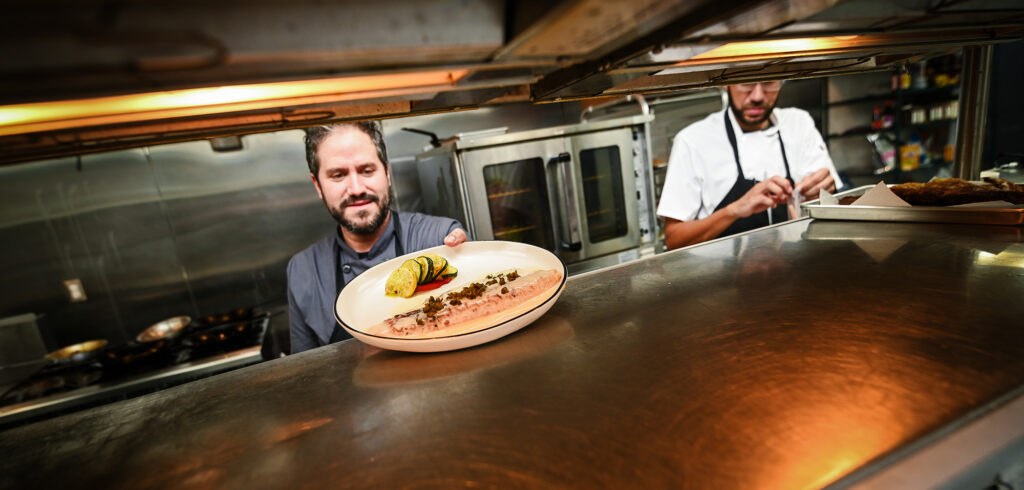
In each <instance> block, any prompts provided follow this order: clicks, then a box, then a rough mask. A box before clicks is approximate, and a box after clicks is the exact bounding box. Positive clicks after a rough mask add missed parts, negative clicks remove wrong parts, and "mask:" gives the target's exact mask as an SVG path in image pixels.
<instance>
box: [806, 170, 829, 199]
mask: <svg viewBox="0 0 1024 490" xmlns="http://www.w3.org/2000/svg"><path fill="white" fill-rule="evenodd" d="M796 187H797V188H798V189H800V193H801V194H803V196H804V199H817V198H818V195H819V194H820V193H821V190H822V189H825V190H826V191H829V192H835V190H836V180H835V179H833V178H832V173H831V172H829V171H828V169H827V168H819V169H818V171H817V172H814V173H813V174H811V175H808V176H807V177H804V178H803V180H801V181H800V182H798V183H797V184H796Z"/></svg>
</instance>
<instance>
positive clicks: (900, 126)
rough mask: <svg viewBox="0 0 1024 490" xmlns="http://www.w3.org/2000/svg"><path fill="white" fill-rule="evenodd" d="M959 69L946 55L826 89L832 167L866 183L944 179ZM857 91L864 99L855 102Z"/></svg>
mask: <svg viewBox="0 0 1024 490" xmlns="http://www.w3.org/2000/svg"><path fill="white" fill-rule="evenodd" d="M959 69H960V57H959V54H952V55H947V56H942V57H938V58H932V59H929V60H927V61H922V62H918V63H914V64H912V65H910V66H909V67H907V68H906V69H901V70H898V71H895V72H892V73H890V74H888V75H885V74H882V73H876V74H865V75H859V76H857V77H858V78H852V77H851V78H847V79H844V80H842V81H839V80H837V81H836V82H835V85H829V88H830V91H829V94H830V96H831V100H827V101H826V105H827V110H826V113H827V117H828V122H827V123H826V124H825V126H826V127H827V128H829V129H832V131H830V132H829V133H828V135H827V136H826V141H827V142H828V145H829V147H830V151H834V152H836V153H835V155H834V160H836V161H837V165H839V164H840V163H842V164H843V167H844V168H845V169H846V172H848V173H850V174H853V173H856V174H858V175H859V174H863V175H861V176H862V177H864V178H865V179H868V180H870V179H877V178H885V179H886V181H893V182H895V181H907V179H911V180H918V179H921V178H925V177H927V178H930V177H929V176H935V175H941V174H942V173H948V172H949V169H950V168H951V167H952V158H953V157H952V153H953V150H954V148H955V138H956V121H957V118H958V115H959V114H958V113H959V91H960V87H959V85H958V84H959ZM858 88H860V89H861V91H860V94H866V95H859V96H858ZM844 96H845V97H844ZM869 155H870V156H869ZM865 157H867V158H870V160H871V161H870V163H869V162H868V161H866V160H865ZM927 178H925V179H924V180H927Z"/></svg>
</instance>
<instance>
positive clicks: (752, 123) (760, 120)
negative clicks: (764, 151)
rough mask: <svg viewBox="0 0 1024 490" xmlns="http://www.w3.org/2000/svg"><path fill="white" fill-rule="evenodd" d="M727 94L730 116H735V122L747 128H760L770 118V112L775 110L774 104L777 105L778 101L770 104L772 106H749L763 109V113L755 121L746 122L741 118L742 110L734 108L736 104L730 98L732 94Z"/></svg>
mask: <svg viewBox="0 0 1024 490" xmlns="http://www.w3.org/2000/svg"><path fill="white" fill-rule="evenodd" d="M728 94H729V108H730V109H732V115H733V116H736V120H737V121H739V122H740V123H742V124H743V125H747V126H760V125H761V123H763V122H765V121H767V120H768V118H769V117H771V116H772V111H774V110H775V104H777V103H778V102H779V101H778V99H776V100H775V103H774V104H772V105H767V104H756V105H755V104H751V105H750V107H761V108H763V109H764V112H763V113H762V114H761V116H760V117H758V118H757V119H756V120H754V121H748V120H746V119H744V118H743V108H739V109H737V108H736V104H735V103H734V101H733V98H732V92H728Z"/></svg>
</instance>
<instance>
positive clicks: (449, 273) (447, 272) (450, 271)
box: [441, 263, 459, 279]
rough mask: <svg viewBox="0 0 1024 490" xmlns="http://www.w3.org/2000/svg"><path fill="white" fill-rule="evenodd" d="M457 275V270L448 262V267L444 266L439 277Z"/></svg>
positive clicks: (446, 277)
mask: <svg viewBox="0 0 1024 490" xmlns="http://www.w3.org/2000/svg"><path fill="white" fill-rule="evenodd" d="M457 275H459V270H458V269H456V268H455V267H454V266H452V264H451V263H449V264H448V267H445V268H444V271H442V272H441V279H448V278H452V277H455V276H457Z"/></svg>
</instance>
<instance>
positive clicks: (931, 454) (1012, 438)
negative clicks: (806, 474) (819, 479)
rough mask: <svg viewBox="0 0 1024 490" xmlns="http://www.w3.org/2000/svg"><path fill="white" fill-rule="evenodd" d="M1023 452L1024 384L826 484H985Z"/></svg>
mask: <svg viewBox="0 0 1024 490" xmlns="http://www.w3.org/2000/svg"><path fill="white" fill-rule="evenodd" d="M1022 455H1024V386H1020V387H1018V388H1017V389H1015V390H1013V391H1011V392H1009V393H1007V394H1005V395H1003V396H1001V397H999V398H998V399H996V400H994V401H992V402H990V403H987V404H985V405H982V406H980V407H978V408H976V409H975V410H974V411H973V412H972V413H970V414H968V415H966V416H964V417H960V418H958V419H957V420H956V421H955V422H953V423H952V424H950V425H947V426H945V427H943V428H941V429H939V430H937V431H935V432H933V433H932V434H929V435H927V436H925V437H922V438H920V439H918V440H916V441H914V442H913V443H911V444H909V445H907V446H905V447H903V448H900V449H898V450H896V451H894V452H892V453H891V454H889V455H887V456H884V457H882V458H880V459H878V460H876V461H874V462H872V463H868V464H867V465H865V466H862V467H860V468H859V469H858V470H856V471H854V472H853V473H850V474H849V475H847V476H845V477H843V478H842V479H840V480H838V481H836V482H835V483H833V484H832V485H829V486H828V487H826V488H829V489H847V488H850V489H858V490H859V489H875V488H986V487H987V486H988V485H991V484H992V478H993V476H994V475H996V474H998V473H999V472H1000V471H1002V470H1005V469H1006V468H1007V467H1008V466H1009V465H1011V464H1012V463H1014V462H1016V461H1020V459H1021V457H1022Z"/></svg>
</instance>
